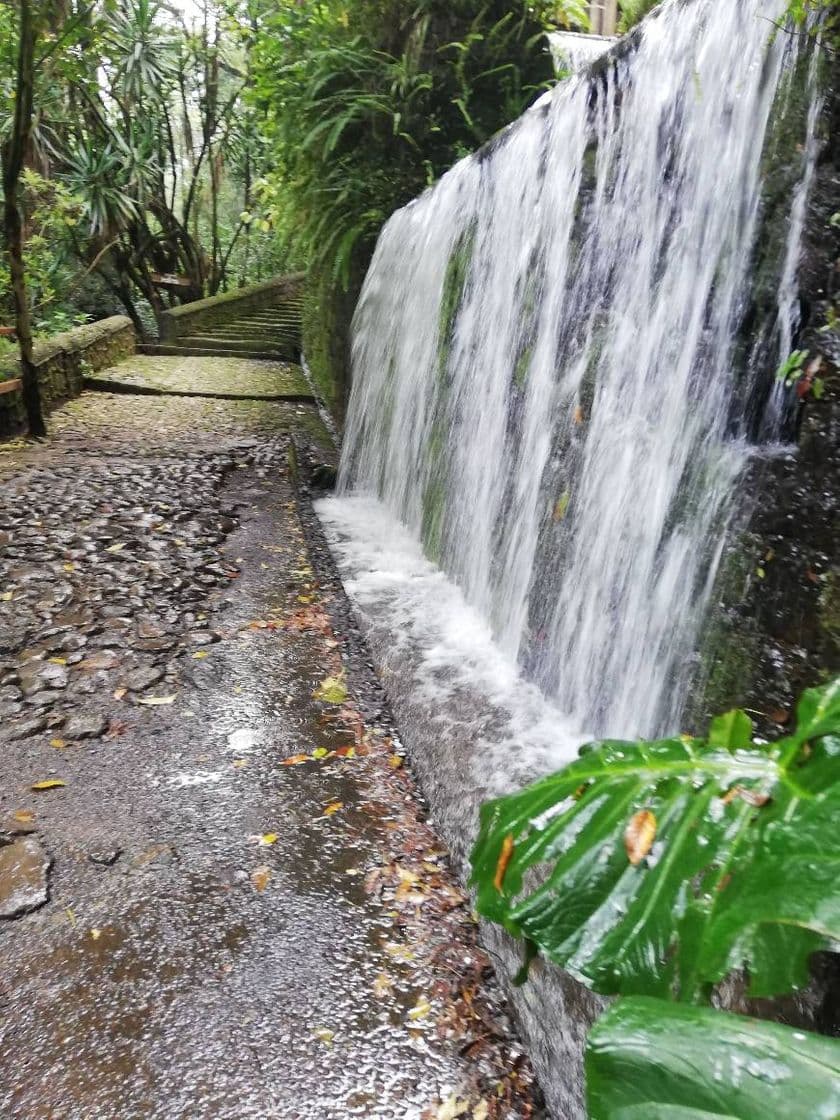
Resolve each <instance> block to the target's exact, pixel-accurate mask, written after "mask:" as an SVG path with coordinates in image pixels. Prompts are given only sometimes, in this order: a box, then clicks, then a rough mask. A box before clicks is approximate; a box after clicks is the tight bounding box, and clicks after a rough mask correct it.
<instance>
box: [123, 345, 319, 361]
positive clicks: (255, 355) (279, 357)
mask: <svg viewBox="0 0 840 1120" xmlns="http://www.w3.org/2000/svg"><path fill="white" fill-rule="evenodd" d="M137 353H138V354H151V355H157V356H160V357H174V358H178V357H181V358H231V357H236V358H252V359H253V360H255V361H263V362H293V361H295V360H296V358H297V354H295V353H292V350H291V348H288V349H286V350H285V351H281V350H278V349H276V348H275V349H273V350H259V349H256V348H254V349H253V350H230V349H225V348H224V347H222V346H218V345H216V344H215V343H213V344H212V345H209V346H192V345H183V346H179V345H174V344H172V343H169V342H141V343H140V344H139V345H138V347H137Z"/></svg>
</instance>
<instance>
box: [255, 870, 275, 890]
mask: <svg viewBox="0 0 840 1120" xmlns="http://www.w3.org/2000/svg"><path fill="white" fill-rule="evenodd" d="M270 878H271V868H270V867H255V868H254V870H253V871H252V872H251V882H252V883H253V884H254V887H255V889H256V890H258V891H264V890H265V888H266V887H267V886H268V880H269V879H270Z"/></svg>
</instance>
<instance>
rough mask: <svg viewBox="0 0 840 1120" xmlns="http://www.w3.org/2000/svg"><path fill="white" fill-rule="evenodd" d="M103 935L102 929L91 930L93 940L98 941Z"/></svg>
mask: <svg viewBox="0 0 840 1120" xmlns="http://www.w3.org/2000/svg"><path fill="white" fill-rule="evenodd" d="M101 936H102V930H101V929H92V930H91V931H90V939H91V941H98V940H99V938H100V937H101Z"/></svg>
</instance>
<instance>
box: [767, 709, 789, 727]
mask: <svg viewBox="0 0 840 1120" xmlns="http://www.w3.org/2000/svg"><path fill="white" fill-rule="evenodd" d="M769 716H770V719H772V721H773V723H781V724H785V723H788V722H789V721H790V712H787V711H785V709H784V708H774V709H773V711H772V712H770V713H769Z"/></svg>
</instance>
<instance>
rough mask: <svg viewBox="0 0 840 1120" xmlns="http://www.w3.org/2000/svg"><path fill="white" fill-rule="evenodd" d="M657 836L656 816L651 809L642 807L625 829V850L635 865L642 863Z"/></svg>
mask: <svg viewBox="0 0 840 1120" xmlns="http://www.w3.org/2000/svg"><path fill="white" fill-rule="evenodd" d="M655 837H656V817H655V816H654V815H653V813H651V811H650V810H649V809H640V810H639V812H638V813H634V814H633V816H632V817H631V818H630V821H629V823H628V825H627V828H626V829H625V830H624V850H625V851H626V852H627V858H628V859H629V860H630V862H631V863H632V864H633V866H634V867H635V866H636V865H637V864H639V863H641V862H642V860H643V859H644V858H645V856H646V855H647V854H648V852H649V851H650V849H651V848H652V847H653V841H654V839H655Z"/></svg>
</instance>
